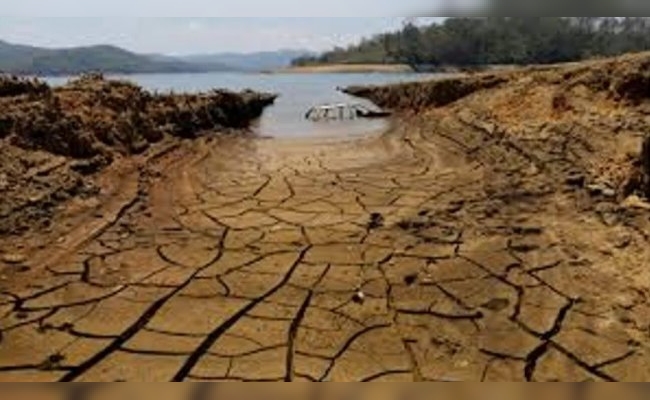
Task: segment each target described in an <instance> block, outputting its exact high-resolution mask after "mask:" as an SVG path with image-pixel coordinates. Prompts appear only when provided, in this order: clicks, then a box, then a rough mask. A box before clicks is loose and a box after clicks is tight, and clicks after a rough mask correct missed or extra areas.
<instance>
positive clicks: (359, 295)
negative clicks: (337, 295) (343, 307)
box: [352, 290, 366, 304]
mask: <svg viewBox="0 0 650 400" xmlns="http://www.w3.org/2000/svg"><path fill="white" fill-rule="evenodd" d="M352 301H354V302H355V303H357V304H363V303H364V302H365V301H366V295H365V294H364V293H363V292H362V291H360V290H359V291H358V292H356V293H355V294H354V296H352Z"/></svg>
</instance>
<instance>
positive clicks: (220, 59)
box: [0, 39, 313, 76]
mask: <svg viewBox="0 0 650 400" xmlns="http://www.w3.org/2000/svg"><path fill="white" fill-rule="evenodd" d="M309 54H313V53H311V52H309V51H307V50H291V49H283V50H278V51H262V52H254V53H234V52H227V53H213V54H196V55H187V56H171V55H164V54H141V53H136V52H132V51H129V50H126V49H124V48H121V47H118V46H115V45H111V44H98V45H91V46H76V47H63V48H46V47H37V46H30V45H25V44H15V43H10V42H8V41H6V40H1V39H0V72H2V73H8V74H15V75H35V76H57V75H77V74H82V73H90V72H101V73H117V74H134V73H199V72H225V71H249V72H252V71H266V70H274V69H280V68H283V67H286V66H288V65H290V64H291V61H292V60H293V59H295V58H296V57H299V56H304V55H309Z"/></svg>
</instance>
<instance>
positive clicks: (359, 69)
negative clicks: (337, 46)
mask: <svg viewBox="0 0 650 400" xmlns="http://www.w3.org/2000/svg"><path fill="white" fill-rule="evenodd" d="M271 73H276V74H277V73H280V74H322V73H330V74H331V73H358V74H365V73H415V71H413V68H411V67H409V66H408V65H406V64H323V65H308V66H300V67H298V66H295V67H287V68H282V69H279V70H276V71H271Z"/></svg>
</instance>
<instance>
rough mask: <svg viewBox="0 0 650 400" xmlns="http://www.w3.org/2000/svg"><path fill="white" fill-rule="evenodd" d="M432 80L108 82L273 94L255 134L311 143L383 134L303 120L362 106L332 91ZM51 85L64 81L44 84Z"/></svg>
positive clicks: (376, 127) (370, 123)
mask: <svg viewBox="0 0 650 400" xmlns="http://www.w3.org/2000/svg"><path fill="white" fill-rule="evenodd" d="M432 77H433V75H423V74H399V73H367V74H347V73H336V74H261V73H222V72H216V73H202V74H143V75H128V76H118V75H116V76H110V78H119V79H126V80H130V81H133V82H135V83H137V84H138V85H140V86H142V87H144V88H146V89H148V90H151V91H161V92H162V91H172V90H173V91H175V92H198V91H208V90H210V89H213V88H225V89H231V90H236V91H239V90H244V89H253V90H256V91H264V92H272V93H276V94H278V95H279V96H280V97H278V99H277V100H276V103H275V104H274V105H273V106H271V107H269V108H268V109H267V110H266V111H265V112H264V115H263V116H262V117H261V118H260V120H259V121H258V122H257V123H256V124H255V126H254V130H255V131H256V132H257V133H258V134H259V135H262V136H272V137H313V136H327V137H331V136H340V135H345V136H349V135H362V134H366V133H370V132H376V131H381V130H384V129H386V128H387V121H386V120H381V119H379V120H364V119H357V120H345V121H321V122H312V121H308V120H306V119H305V117H304V116H305V113H306V112H307V110H308V109H309V108H310V107H313V106H317V105H321V104H328V103H348V102H353V103H362V104H367V102H366V101H365V100H361V99H357V98H353V97H351V96H348V95H346V94H344V93H341V92H339V91H337V90H336V88H337V87H346V86H350V85H375V84H390V83H398V82H409V81H417V80H424V79H431V78H432ZM45 80H46V81H48V82H49V83H51V84H53V85H60V84H63V83H65V82H66V81H67V80H68V78H61V77H57V78H46V79H45Z"/></svg>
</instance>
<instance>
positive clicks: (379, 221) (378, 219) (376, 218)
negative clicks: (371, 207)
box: [368, 213, 384, 229]
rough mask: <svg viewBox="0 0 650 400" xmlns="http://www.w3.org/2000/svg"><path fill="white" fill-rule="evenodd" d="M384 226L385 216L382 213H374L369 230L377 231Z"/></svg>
mask: <svg viewBox="0 0 650 400" xmlns="http://www.w3.org/2000/svg"><path fill="white" fill-rule="evenodd" d="M382 226H384V216H383V215H381V214H380V213H372V214H371V215H370V222H368V229H377V228H381V227H382Z"/></svg>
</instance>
